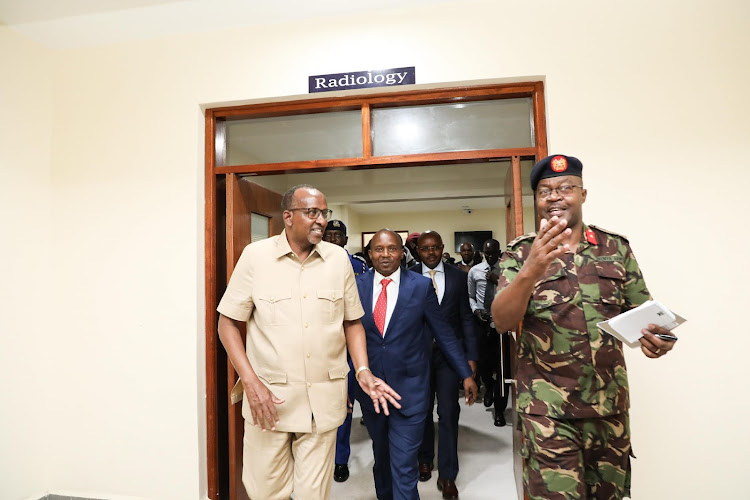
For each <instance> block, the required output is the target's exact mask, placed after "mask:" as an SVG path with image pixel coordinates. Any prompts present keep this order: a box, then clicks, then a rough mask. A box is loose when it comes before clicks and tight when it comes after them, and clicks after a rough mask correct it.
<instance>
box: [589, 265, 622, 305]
mask: <svg viewBox="0 0 750 500" xmlns="http://www.w3.org/2000/svg"><path fill="white" fill-rule="evenodd" d="M596 274H598V275H599V294H600V296H601V301H602V302H603V303H605V304H612V305H617V306H622V303H623V289H624V288H625V278H626V277H627V272H626V271H625V266H624V265H622V263H621V262H597V263H596Z"/></svg>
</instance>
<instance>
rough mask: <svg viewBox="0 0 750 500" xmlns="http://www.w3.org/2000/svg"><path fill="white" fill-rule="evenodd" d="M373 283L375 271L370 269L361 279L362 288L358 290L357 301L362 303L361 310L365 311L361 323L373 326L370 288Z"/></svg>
mask: <svg viewBox="0 0 750 500" xmlns="http://www.w3.org/2000/svg"><path fill="white" fill-rule="evenodd" d="M374 281H375V271H373V270H372V269H371V270H369V271H368V272H367V274H365V275H364V277H363V278H362V286H361V287H360V288H359V300H360V302H362V309H364V310H365V315H364V317H363V318H362V321H363V322H365V321H370V322H372V324H373V325H374V324H375V322H374V320H373V318H372V287H373V282H374Z"/></svg>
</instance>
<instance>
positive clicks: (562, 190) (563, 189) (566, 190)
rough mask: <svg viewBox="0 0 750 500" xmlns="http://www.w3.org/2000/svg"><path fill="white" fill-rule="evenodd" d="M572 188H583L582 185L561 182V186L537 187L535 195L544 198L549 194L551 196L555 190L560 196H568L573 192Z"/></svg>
mask: <svg viewBox="0 0 750 500" xmlns="http://www.w3.org/2000/svg"><path fill="white" fill-rule="evenodd" d="M573 188H581V189H583V186H574V185H572V184H563V185H562V186H557V187H556V188H542V189H538V190H537V192H536V195H537V196H538V197H539V198H541V199H543V200H546V199H547V198H549V197H550V196H552V193H553V192H555V193H557V194H559V195H560V196H569V195H571V194H573Z"/></svg>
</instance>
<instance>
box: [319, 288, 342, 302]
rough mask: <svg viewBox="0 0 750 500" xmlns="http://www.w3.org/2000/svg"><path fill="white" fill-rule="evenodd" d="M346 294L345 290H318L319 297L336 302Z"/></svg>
mask: <svg viewBox="0 0 750 500" xmlns="http://www.w3.org/2000/svg"><path fill="white" fill-rule="evenodd" d="M343 296H344V291H343V290H330V289H329V290H318V298H319V299H325V300H330V301H332V302H335V301H337V300H341V298H342V297H343Z"/></svg>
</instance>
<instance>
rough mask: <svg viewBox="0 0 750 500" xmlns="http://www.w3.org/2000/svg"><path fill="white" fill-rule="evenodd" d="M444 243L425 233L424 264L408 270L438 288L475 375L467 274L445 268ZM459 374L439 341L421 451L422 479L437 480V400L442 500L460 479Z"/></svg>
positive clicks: (451, 499) (452, 495) (421, 243)
mask: <svg viewBox="0 0 750 500" xmlns="http://www.w3.org/2000/svg"><path fill="white" fill-rule="evenodd" d="M443 248H444V246H443V238H442V237H441V236H440V234H439V233H437V232H435V231H425V232H424V233H422V234H421V235H420V236H419V239H418V240H417V252H418V253H419V258H420V260H421V261H422V263H421V264H417V265H415V266H412V267H411V268H409V270H410V271H414V272H416V273H419V274H421V275H423V276H425V277H426V278H430V281H432V286H433V287H434V288H435V293H436V294H437V298H438V303H439V304H440V310H441V311H442V312H443V316H445V319H446V320H448V324H450V326H451V332H450V333H451V334H452V335H454V336H455V338H456V339H457V340H458V341H459V342H460V343H461V346H462V347H463V350H464V353H465V354H466V358H467V359H468V360H469V366H471V371H472V375H474V374H476V370H477V341H476V336H475V335H476V333H475V328H474V318H473V317H472V314H471V308H470V307H469V292H468V288H467V275H466V273H465V272H463V271H461V270H459V269H458V268H456V267H453V266H450V265H446V264H445V263H444V262H442V261H441V259H440V253H441V252H442V251H443ZM457 382H460V378H459V376H458V373H456V371H455V370H454V369H453V368H452V367H451V365H450V363H448V360H447V359H446V357H445V355H444V354H443V352H442V351H441V350H440V349H439V348H438V345H437V342H434V341H433V343H432V359H431V362H430V403H429V405H428V407H427V418H426V420H425V425H424V436H423V438H422V444H421V445H420V447H419V455H418V457H419V480H420V481H428V480H429V479H430V477H431V476H432V473H431V471H432V469H433V468H434V458H435V425H434V422H433V417H432V408H433V405H434V400H435V397H436V396H437V414H438V454H437V455H438V479H437V486H438V489H439V490H440V491H442V493H443V498H445V499H447V500H455V499H456V498H458V488H457V486H456V476H458V417H459V415H460V413H461V408H460V406H459V404H458V383H457Z"/></svg>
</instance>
